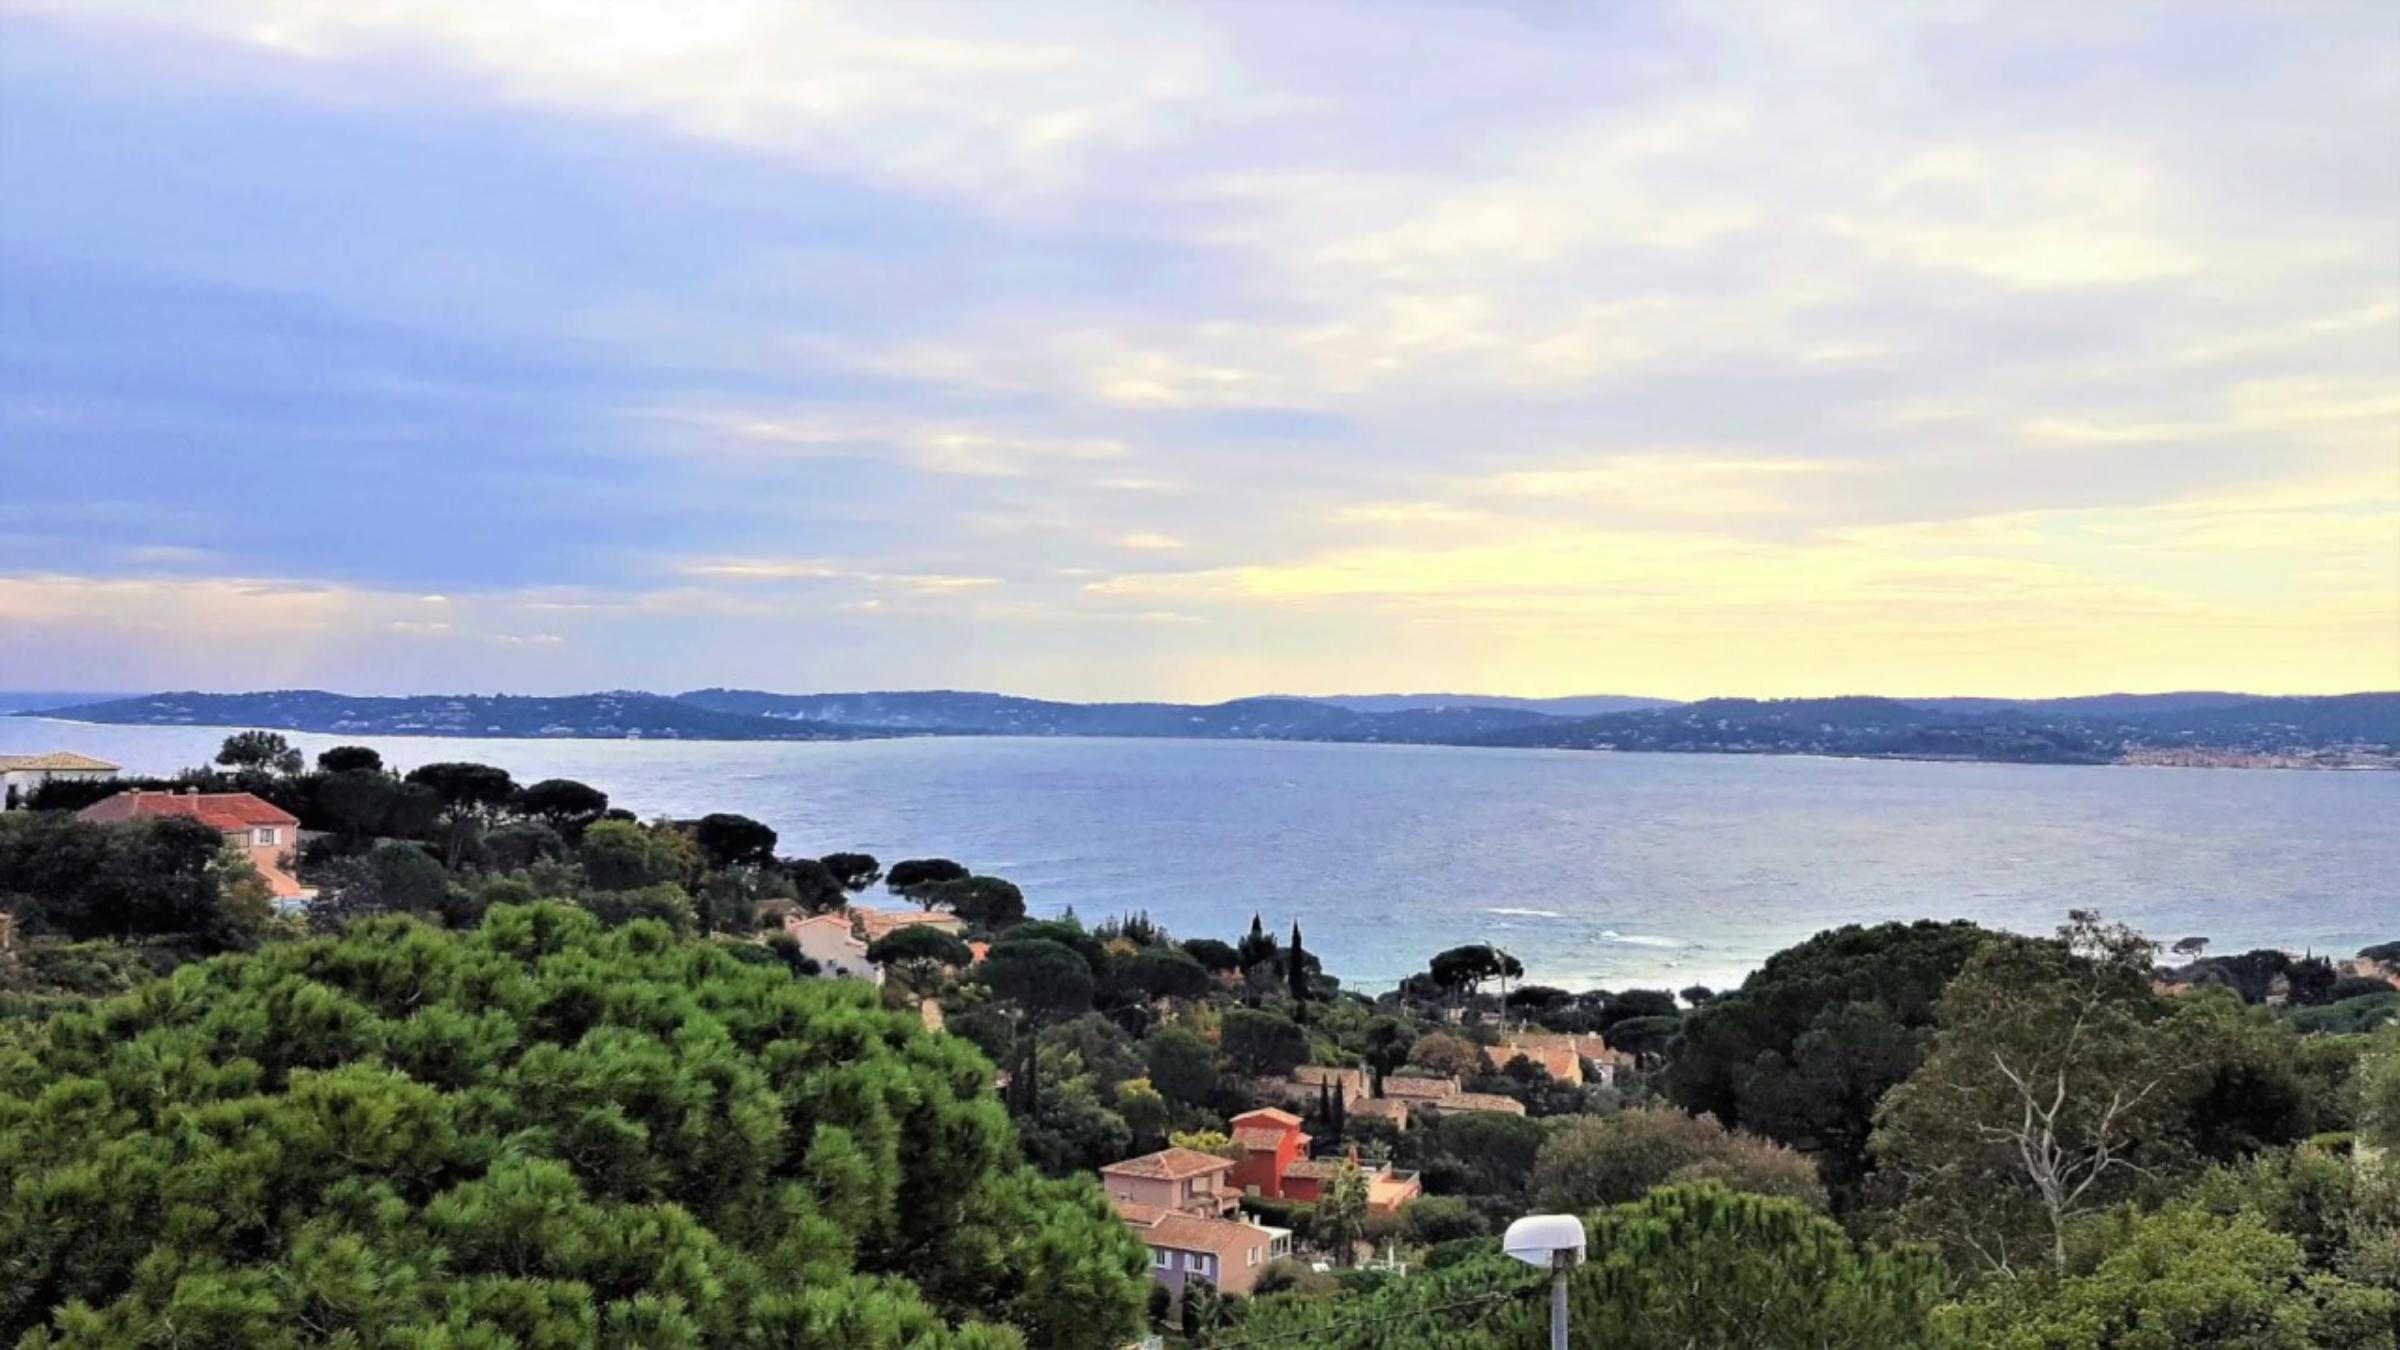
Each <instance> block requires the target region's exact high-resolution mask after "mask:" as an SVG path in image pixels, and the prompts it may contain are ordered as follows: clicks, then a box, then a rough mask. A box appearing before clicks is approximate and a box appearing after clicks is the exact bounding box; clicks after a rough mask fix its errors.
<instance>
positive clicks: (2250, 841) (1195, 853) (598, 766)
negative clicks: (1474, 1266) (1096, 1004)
mask: <svg viewBox="0 0 2400 1350" xmlns="http://www.w3.org/2000/svg"><path fill="white" fill-rule="evenodd" d="M224 734H225V733H224V730H223V729H222V728H217V729H210V728H196V727H171V728H169V727H110V726H87V725H81V724H75V723H64V722H53V721H46V720H40V719H29V718H0V754H13V753H27V752H34V751H41V750H54V749H55V750H79V751H82V752H84V753H87V754H93V755H99V756H101V757H103V758H106V759H110V760H114V761H116V762H118V763H121V764H123V765H125V766H126V768H127V769H128V770H129V771H133V772H166V771H170V770H173V769H176V768H180V767H183V766H186V765H191V764H197V763H201V762H203V761H205V760H206V759H207V758H208V757H209V756H210V755H211V754H213V753H214V750H215V748H216V745H217V742H218V741H219V740H220V739H222V737H223V735H224ZM344 739H347V738H341V737H331V736H312V735H295V736H294V737H293V740H294V741H295V742H296V743H297V744H300V745H301V746H303V747H304V748H305V749H307V750H308V751H309V752H310V753H311V754H314V753H315V752H316V751H317V750H320V749H323V748H324V747H326V746H328V745H333V744H337V743H340V742H341V741H343V740H344ZM364 739H365V740H366V743H368V744H372V745H375V746H376V747H377V748H379V749H380V750H382V751H383V753H384V755H385V758H386V759H387V761H389V762H391V763H394V764H396V765H398V766H401V767H406V766H410V765H415V764H421V763H426V762H429V761H432V760H437V759H476V760H483V761H486V762H490V763H495V764H500V765H503V766H505V767H506V768H508V769H509V770H510V771H511V772H513V773H515V774H516V776H517V779H518V781H520V782H530V781H533V780H535V779H540V778H549V777H570V778H579V779H582V780H584V781H586V782H589V783H591V784H593V785H594V786H596V787H599V788H602V789H604V790H606V791H607V792H608V793H609V794H610V796H611V797H612V798H614V799H615V802H616V804H618V805H620V806H624V807H627V808H630V809H632V810H634V811H637V812H640V813H641V814H643V815H645V816H649V815H669V816H690V815H696V814H700V813H703V812H707V811H737V812H741V813H743V814H746V815H751V816H755V817H757V818H758V819H760V820H763V821H765V822H767V823H768V824H770V825H772V826H774V827H775V828H776V829H777V830H779V831H781V832H782V835H783V845H782V848H783V851H785V852H787V853H795V852H806V853H810V854H818V853H825V852H829V851H832V850H834V849H864V850H866V851H868V852H870V853H873V854H875V855H876V856H878V857H880V858H883V859H884V860H886V861H887V862H888V861H890V860H892V859H895V858H903V857H912V856H921V855H927V854H940V855H945V856H950V857H955V858H958V859H959V860H961V861H963V862H965V863H967V864H969V865H970V866H972V867H974V868H976V869H977V870H978V871H984V872H991V873H996V874H999V875H1002V876H1006V877H1009V878H1011V879H1013V880H1015V881H1017V882H1018V883H1019V884H1020V885H1022V886H1024V888H1025V890H1026V893H1027V896H1028V898H1029V900H1030V902H1031V904H1032V907H1033V909H1034V910H1035V912H1036V913H1042V914H1050V913H1056V912H1059V911H1062V910H1065V909H1067V908H1069V907H1072V908H1073V909H1074V910H1075V911H1076V912H1077V913H1078V914H1081V915H1082V916H1084V917H1085V918H1086V919H1087V920H1095V919H1098V918H1101V917H1103V916H1106V915H1110V914H1116V913H1122V912H1125V911H1129V910H1145V911H1147V912H1148V913H1149V914H1150V915H1151V917H1153V918H1154V919H1157V920H1158V921H1160V922H1162V923H1164V924H1166V925H1167V926H1168V927H1169V928H1170V929H1172V930H1173V931H1174V932H1175V933H1177V934H1178V935H1181V936H1200V935H1212V936H1219V937H1226V938H1231V937H1233V936H1235V935H1236V934H1237V933H1238V932H1239V931H1241V930H1243V929H1245V928H1247V927H1248V926H1249V923H1250V916H1251V914H1252V913H1253V912H1254V911H1255V912H1257V913H1260V914H1263V915H1264V916H1265V918H1266V920H1267V922H1268V924H1269V925H1270V926H1272V927H1273V928H1275V929H1276V930H1277V931H1278V932H1279V933H1280V932H1282V931H1285V930H1288V929H1289V927H1290V925H1291V924H1292V922H1293V921H1294V920H1297V921H1298V922H1299V923H1300V925H1301V928H1302V931H1303V933H1304V934H1305V938H1306V941H1307V944H1308V946H1309V948H1310V949H1311V950H1313V951H1315V952H1317V953H1318V954H1319V955H1320V956H1322V957H1323V958H1324V960H1325V962H1326V964H1327V967H1328V968H1329V969H1330V970H1332V971H1334V972H1335V973H1337V974H1339V975H1341V976H1342V977H1343V978H1344V979H1345V980H1347V981H1348V982H1349V983H1350V984H1352V985H1353V986H1357V987H1362V988H1369V989H1374V988H1385V987H1389V986H1390V985H1392V984H1393V983H1395V982H1397V981H1398V980H1399V979H1400V978H1401V977H1402V976H1404V975H1406V974H1408V973H1409V972H1411V971H1413V970H1417V969H1420V968H1422V967H1423V965H1424V962H1425V959H1426V957H1427V956H1429V955H1431V954H1432V953H1433V952H1435V951H1438V950H1440V949H1442V948H1444V947H1448V946H1453V945H1456V944H1458V943H1462V942H1470V941H1490V942H1494V943H1497V944H1499V945H1500V946H1501V947H1503V948H1505V949H1506V950H1508V951H1509V952H1511V953H1513V954H1514V955H1515V956H1516V957H1517V958H1518V959H1519V960H1521V961H1523V962H1524V964H1525V966H1526V968H1527V971H1528V972H1529V975H1530V977H1531V978H1533V979H1534V980H1537V981H1539V982H1542V983H1548V984H1557V985H1563V986H1565V987H1568V988H1572V989H1583V988H1594V987H1599V988H1612V989H1617V988H1627V987H1633V986H1664V987H1669V988H1680V987H1682V986H1685V985H1689V984H1694V983H1700V984H1707V985H1711V986H1713V987H1719V988H1723V987H1727V986H1730V985H1732V984H1735V983H1737V982H1738V981H1739V980H1740V979H1741V977H1742V976H1743V974H1744V973H1745V972H1747V971H1749V970H1751V969H1753V968H1755V967H1756V966H1757V964H1758V963H1759V962H1760V961H1761V960H1763V959H1764V958H1765V957H1766V956H1767V955H1768V954H1769V953H1771V952H1774V951H1775V950H1777V949H1778V948H1781V947H1785V946H1789V945H1790V944H1792V943H1794V942H1796V941H1799V940H1800V939H1802V938H1804V937H1806V936H1808V935H1809V934H1810V933H1813V932H1815V931H1817V930H1819V929H1821V928H1826V927H1829V926H1832V925H1837V924H1845V923H1873V922H1877V921H1880V920H1885V919H1915V918H1928V917H1929V918H1953V917H1956V918H1967V919H1973V920H1976V921H1978V922H1981V923H1986V924H1991V925H1996V926H1999V927H2005V928H2011V929H2016V930H2018V931H2023V932H2041V931H2047V930H2048V929H2050V928H2052V927H2053V926H2055V925H2056V924H2057V923H2058V921H2059V920H2060V919H2061V918H2062V917H2063V916H2064V914H2065V913H2066V911H2067V910H2069V909H2071V908H2097V909H2099V910H2101V911H2102V912H2103V913H2104V914H2106V915H2107V916H2108V917H2110V918H2112V919H2119V920H2123V921H2125V922H2128V923H2132V924H2134V925H2136V926H2138V927H2140V928H2142V929H2143V930H2145V931H2147V932H2148V933H2149V934H2150V935H2151V936H2152V937H2154V938H2157V939H2159V940H2160V941H2162V942H2172V941H2174V940H2175V939H2177V938H2181V937H2185V936H2190V935H2199V936H2206V937H2208V938H2210V939H2211V940H2212V942H2213V944H2214V945H2215V947H2216V948H2217V949H2220V950H2222V949H2227V948H2233V949H2241V948H2247V947H2251V946H2280V947H2289V948H2293V949H2313V950H2315V951H2318V952H2334V953H2337V954H2341V955H2347V954H2349V953H2351V952H2353V951H2355V950H2357V949H2358V948H2359V947H2361V946H2363V945H2366V944H2367V943H2370V942H2379V941H2388V940H2391V939H2395V938H2400V773H2363V772H2362V773H2335V772H2296V771H2273V770H2233V769H2145V768H2123V767H2108V768H2064V767H2047V766H2030V765H2006V764H1932V763H1908V762H1897V761H1872V760H1842V759H1812V758H1799V757H1767V756H1738V755H1626V754H1604V753H1588V752H1578V751H1552V750H1475V749H1456V748H1448V747H1420V746H1375V745H1311V744H1290V743H1269V742H1247V741H1170V740H1069V739H1003V738H972V739H966V738H961V739H950V738H935V739H918V740H890V741H851V742H831V743H813V744H801V743H786V744H776V743H701V742H663V741H649V742H639V741H631V742H629V741H531V740H486V741H462V740H425V739H412V738H404V737H369V738H364Z"/></svg>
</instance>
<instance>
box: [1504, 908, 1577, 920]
mask: <svg viewBox="0 0 2400 1350" xmlns="http://www.w3.org/2000/svg"><path fill="white" fill-rule="evenodd" d="M1484 913H1486V914H1513V915H1515V916H1517V917H1519V918H1524V919H1563V918H1565V917H1567V916H1566V915H1564V914H1561V913H1559V912H1558V911H1557V910H1555V909H1517V908H1514V907H1512V906H1509V905H1497V906H1494V907H1493V908H1491V909H1487V910H1485V911H1484Z"/></svg>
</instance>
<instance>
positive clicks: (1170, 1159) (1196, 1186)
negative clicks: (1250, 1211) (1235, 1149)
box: [1100, 1148, 1242, 1219]
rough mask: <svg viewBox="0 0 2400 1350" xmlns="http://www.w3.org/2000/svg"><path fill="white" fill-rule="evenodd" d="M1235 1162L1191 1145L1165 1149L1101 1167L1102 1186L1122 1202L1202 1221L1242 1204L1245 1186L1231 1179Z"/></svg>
mask: <svg viewBox="0 0 2400 1350" xmlns="http://www.w3.org/2000/svg"><path fill="white" fill-rule="evenodd" d="M1232 1170H1233V1162H1232V1160H1230V1159H1227V1158H1220V1157H1218V1156H1217V1155H1216V1154H1214V1153H1202V1152H1200V1151H1199V1150H1197V1149H1189V1148H1162V1149H1160V1150H1159V1151H1158V1152H1156V1153H1145V1154H1143V1155H1142V1156H1141V1157H1139V1158H1127V1159H1126V1160H1125V1161H1123V1162H1121V1163H1110V1164H1109V1165H1108V1166H1106V1167H1103V1168H1101V1169H1100V1188H1101V1189H1102V1190H1105V1191H1107V1192H1108V1198H1109V1199H1110V1200H1113V1201H1117V1202H1119V1203H1121V1204H1134V1205H1144V1206H1147V1207H1149V1208H1151V1209H1160V1210H1166V1211H1169V1212H1171V1213H1176V1214H1190V1215H1194V1216H1196V1217H1198V1218H1203V1219H1222V1218H1225V1217H1227V1216H1229V1215H1231V1214H1233V1213H1234V1212H1235V1211H1236V1210H1238V1209H1240V1208H1241V1204H1242V1192H1241V1188H1239V1187H1237V1186H1233V1185H1230V1184H1228V1183H1227V1182H1226V1179H1225V1175H1226V1173H1228V1172H1231V1171H1232Z"/></svg>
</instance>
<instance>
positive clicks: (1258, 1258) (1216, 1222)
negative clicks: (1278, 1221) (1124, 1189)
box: [1115, 1200, 1292, 1302]
mask: <svg viewBox="0 0 2400 1350" xmlns="http://www.w3.org/2000/svg"><path fill="white" fill-rule="evenodd" d="M1115 1203H1116V1208H1117V1217H1118V1218H1121V1219H1123V1220H1124V1221H1125V1226H1126V1227H1128V1228H1130V1229H1132V1230H1133V1235H1134V1236H1135V1237H1137V1238H1140V1239H1141V1240H1142V1245H1143V1246H1146V1247H1148V1248H1149V1249H1150V1278H1152V1279H1154V1280H1156V1281H1158V1282H1159V1284H1161V1285H1163V1286H1165V1287H1166V1290H1167V1292H1168V1293H1169V1294H1170V1295H1172V1296H1173V1297H1174V1298H1175V1299H1176V1300H1177V1301H1178V1302H1180V1301H1181V1300H1182V1298H1183V1287H1184V1285H1186V1284H1187V1283H1189V1282H1191V1281H1193V1280H1196V1279H1201V1280H1207V1281H1208V1282H1209V1283H1210V1284H1212V1285H1215V1286H1216V1287H1217V1288H1218V1289H1220V1290H1222V1291H1224V1292H1226V1293H1230V1294H1248V1293H1249V1292H1250V1290H1251V1288H1252V1286H1254V1285H1256V1284H1257V1282H1258V1272H1260V1271H1261V1270H1264V1269H1266V1266H1267V1263H1268V1262H1270V1261H1273V1260H1274V1259H1275V1258H1277V1257H1279V1256H1289V1255H1291V1254H1292V1234H1291V1230H1290V1229H1286V1228H1269V1227H1267V1226H1265V1225H1264V1224H1251V1223H1237V1222H1235V1221H1234V1220H1232V1219H1203V1218H1198V1217H1196V1216H1194V1215H1190V1214H1179V1213H1177V1212H1175V1211H1174V1210H1171V1209H1160V1208H1159V1207H1158V1206H1156V1205H1144V1204H1140V1203H1138V1202H1135V1201H1131V1200H1119V1201H1116V1202H1115Z"/></svg>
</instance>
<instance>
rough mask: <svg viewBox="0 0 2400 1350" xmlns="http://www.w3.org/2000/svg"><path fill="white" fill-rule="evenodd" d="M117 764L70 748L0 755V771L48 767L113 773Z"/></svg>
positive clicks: (62, 770) (58, 770)
mask: <svg viewBox="0 0 2400 1350" xmlns="http://www.w3.org/2000/svg"><path fill="white" fill-rule="evenodd" d="M117 767H118V766H117V765H114V764H111V763H109V762H108V761H107V760H105V759H94V758H92V757H91V756H90V755H79V754H76V753H75V752H74V751H72V750H54V751H52V752H50V753H49V754H46V755H0V773H14V772H18V771H21V770H42V769H48V770H52V771H54V772H60V773H76V772H81V773H115V772H116V771H117Z"/></svg>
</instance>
